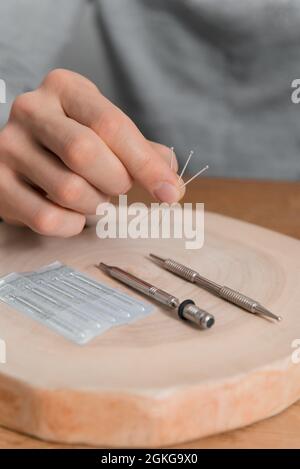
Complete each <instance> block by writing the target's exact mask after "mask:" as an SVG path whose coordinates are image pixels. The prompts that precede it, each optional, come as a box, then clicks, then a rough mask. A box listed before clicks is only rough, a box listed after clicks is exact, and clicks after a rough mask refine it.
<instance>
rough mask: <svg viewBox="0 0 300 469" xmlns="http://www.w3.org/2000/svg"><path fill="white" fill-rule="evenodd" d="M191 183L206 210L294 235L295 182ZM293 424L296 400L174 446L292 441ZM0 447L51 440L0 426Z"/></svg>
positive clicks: (299, 199)
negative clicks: (238, 426) (248, 422)
mask: <svg viewBox="0 0 300 469" xmlns="http://www.w3.org/2000/svg"><path fill="white" fill-rule="evenodd" d="M191 186H192V187H191V188H190V190H189V191H188V193H187V196H186V200H188V201H199V202H203V201H204V202H205V203H206V209H208V210H212V211H218V212H220V213H225V214H227V215H230V216H234V217H237V218H241V219H245V220H247V221H251V222H256V223H258V224H261V225H263V226H266V227H268V228H271V229H272V228H273V229H277V230H278V231H281V232H283V233H285V234H290V235H292V236H295V237H299V234H300V227H299V217H298V219H297V216H296V214H297V213H299V208H300V207H299V204H300V191H299V183H279V182H255V181H228V180H227V181H224V180H202V181H201V183H200V182H198V183H196V184H193V185H191ZM141 197H144V196H143V194H142V193H141V192H139V191H135V192H134V193H133V194H132V200H134V199H139V200H140V198H141ZM145 200H147V197H145ZM17 251H18V253H19V254H20V252H22V250H21V249H20V247H19V248H18V249H17ZM227 283H228V282H227ZM245 314H246V313H245ZM272 422H273V423H272ZM299 427H300V423H299V418H298V415H297V404H296V405H294V406H292V407H291V408H290V409H289V410H288V411H286V412H284V413H283V414H282V415H278V416H276V417H273V418H272V419H268V420H266V421H264V422H260V423H258V424H255V425H252V426H251V427H249V428H245V429H242V430H236V431H234V432H228V433H226V434H224V435H221V436H214V437H210V438H206V439H202V440H200V441H198V442H195V441H193V442H192V443H189V444H185V445H183V444H181V445H180V447H298V446H300V442H299V437H298V435H299ZM297 438H298V439H297ZM0 447H55V445H53V444H49V443H45V442H41V441H39V440H35V439H33V438H30V437H28V436H24V435H21V434H17V433H14V432H11V431H9V430H5V429H2V430H1V432H0Z"/></svg>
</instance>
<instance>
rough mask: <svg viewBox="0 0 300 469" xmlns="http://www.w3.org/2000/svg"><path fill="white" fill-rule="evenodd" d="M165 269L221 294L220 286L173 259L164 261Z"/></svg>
mask: <svg viewBox="0 0 300 469" xmlns="http://www.w3.org/2000/svg"><path fill="white" fill-rule="evenodd" d="M164 267H166V268H167V269H168V270H170V271H171V272H173V273H174V274H176V275H179V277H182V278H185V279H187V280H188V281H189V282H193V283H197V285H200V286H202V287H204V288H206V289H207V290H209V291H211V292H213V293H219V291H220V288H221V287H220V285H218V284H217V283H215V282H212V281H211V280H208V279H206V278H204V277H202V276H201V275H199V274H198V272H196V271H195V270H193V269H190V268H189V267H186V266H185V265H182V264H179V262H176V261H173V259H166V260H165V261H164Z"/></svg>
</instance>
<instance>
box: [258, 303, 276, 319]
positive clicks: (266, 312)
mask: <svg viewBox="0 0 300 469" xmlns="http://www.w3.org/2000/svg"><path fill="white" fill-rule="evenodd" d="M255 312H256V313H259V314H263V315H264V316H266V317H268V318H270V319H275V320H276V321H282V317H281V316H277V315H276V314H273V313H271V311H269V310H268V309H266V308H264V307H263V306H261V305H257V306H256V308H255Z"/></svg>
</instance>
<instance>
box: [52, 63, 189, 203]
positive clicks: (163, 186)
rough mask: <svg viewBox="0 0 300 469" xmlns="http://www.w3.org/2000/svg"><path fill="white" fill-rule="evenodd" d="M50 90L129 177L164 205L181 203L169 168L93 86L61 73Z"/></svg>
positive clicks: (73, 76)
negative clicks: (119, 163)
mask: <svg viewBox="0 0 300 469" xmlns="http://www.w3.org/2000/svg"><path fill="white" fill-rule="evenodd" d="M62 73H63V74H64V79H63V77H62ZM48 87H49V88H52V89H53V90H55V93H59V95H60V100H61V103H62V107H63V109H64V110H65V113H66V114H67V116H69V117H71V118H72V119H74V120H76V121H77V122H80V123H81V124H83V125H85V126H87V127H90V128H91V129H93V130H94V131H95V132H96V133H97V135H99V136H100V137H101V138H102V140H103V141H104V142H105V143H106V144H107V145H108V146H109V148H110V149H111V150H112V151H113V153H115V154H116V155H117V156H118V158H119V159H120V160H121V161H122V163H123V164H124V166H125V167H126V169H127V171H128V172H129V174H130V175H131V176H132V177H133V178H134V179H136V180H137V181H138V182H139V183H140V184H141V185H143V186H144V187H145V188H146V189H147V190H148V191H149V192H150V193H151V194H152V195H153V196H154V197H156V198H157V199H158V200H161V201H164V202H176V201H177V200H179V198H180V196H181V193H180V189H179V184H180V183H179V181H178V178H177V177H176V175H175V174H174V172H173V171H172V170H171V169H170V166H169V165H168V164H167V163H166V162H165V161H164V160H163V159H162V158H161V157H160V155H159V154H158V152H157V151H155V150H154V149H153V147H152V146H151V145H150V143H149V142H148V141H147V140H146V139H145V138H144V137H143V135H142V134H141V132H140V131H139V130H138V129H137V127H136V126H135V125H134V123H133V122H132V121H131V120H130V119H129V118H128V117H127V116H126V115H125V114H124V113H123V112H122V111H120V110H119V109H118V108H117V107H116V106H114V105H113V104H112V103H111V102H110V101H108V100H107V99H106V98H105V97H104V96H103V95H101V93H100V92H99V91H98V90H97V88H96V87H95V86H94V85H92V84H91V83H90V82H89V81H88V80H86V79H85V78H83V77H81V76H80V75H77V74H75V73H72V72H68V71H63V72H61V71H60V72H59V71H58V72H55V73H53V74H52V77H51V76H50V78H49V79H48Z"/></svg>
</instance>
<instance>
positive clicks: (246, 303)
mask: <svg viewBox="0 0 300 469" xmlns="http://www.w3.org/2000/svg"><path fill="white" fill-rule="evenodd" d="M150 257H151V258H152V259H153V260H154V261H155V262H156V263H157V264H158V265H160V266H161V267H162V268H164V269H166V270H168V271H170V272H172V273H174V274H176V275H178V276H179V277H181V278H184V279H185V280H188V281H189V282H192V283H196V284H197V285H198V286H200V287H202V288H204V289H205V290H207V291H209V292H210V293H213V294H215V295H217V296H218V297H220V298H223V299H224V300H227V301H229V302H230V303H233V304H235V305H236V306H239V307H240V308H243V309H244V310H246V311H248V312H249V313H253V314H262V315H263V316H266V317H268V318H271V319H275V320H276V321H281V319H282V318H281V317H280V316H277V315H276V314H273V313H271V311H269V310H268V309H266V308H265V307H263V306H262V305H261V304H260V303H259V302H258V301H255V300H253V299H252V298H249V297H248V296H245V295H243V294H242V293H240V292H238V291H236V290H233V289H232V288H229V287H226V286H222V285H218V284H217V283H215V282H213V281H211V280H208V279H207V278H205V277H202V276H201V275H200V274H199V273H198V272H196V271H195V270H193V269H190V268H189V267H187V266H185V265H183V264H180V263H179V262H176V261H174V260H173V259H163V258H162V257H159V256H156V255H155V254H150Z"/></svg>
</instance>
